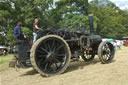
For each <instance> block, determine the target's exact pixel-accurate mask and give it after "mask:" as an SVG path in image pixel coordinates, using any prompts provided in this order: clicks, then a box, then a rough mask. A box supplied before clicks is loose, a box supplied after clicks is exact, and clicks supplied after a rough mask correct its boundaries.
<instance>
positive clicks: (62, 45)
mask: <svg viewBox="0 0 128 85" xmlns="http://www.w3.org/2000/svg"><path fill="white" fill-rule="evenodd" d="M63 46H64V45H60V46H59V47H58V48H57V49H56V51H58V50H59V49H61V48H62V47H63Z"/></svg>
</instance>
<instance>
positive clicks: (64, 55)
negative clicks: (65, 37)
mask: <svg viewBox="0 0 128 85" xmlns="http://www.w3.org/2000/svg"><path fill="white" fill-rule="evenodd" d="M65 55H66V54H56V56H57V57H58V56H65Z"/></svg>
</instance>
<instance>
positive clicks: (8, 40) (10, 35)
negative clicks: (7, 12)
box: [5, 28, 16, 46]
mask: <svg viewBox="0 0 128 85" xmlns="http://www.w3.org/2000/svg"><path fill="white" fill-rule="evenodd" d="M5 38H6V42H5V43H6V44H7V45H9V46H13V45H14V44H15V43H16V38H15V37H14V35H13V29H11V28H10V29H9V31H8V32H7V34H6V36H5Z"/></svg>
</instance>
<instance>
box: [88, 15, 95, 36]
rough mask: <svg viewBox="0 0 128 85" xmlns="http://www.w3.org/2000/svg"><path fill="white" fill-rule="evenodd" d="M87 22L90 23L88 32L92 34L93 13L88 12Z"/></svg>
mask: <svg viewBox="0 0 128 85" xmlns="http://www.w3.org/2000/svg"><path fill="white" fill-rule="evenodd" d="M88 17H89V24H90V34H94V27H93V14H89V15H88Z"/></svg>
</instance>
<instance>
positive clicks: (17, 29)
mask: <svg viewBox="0 0 128 85" xmlns="http://www.w3.org/2000/svg"><path fill="white" fill-rule="evenodd" d="M21 25H22V23H21V22H18V23H17V26H16V27H15V28H14V36H15V37H16V38H17V39H19V40H24V39H26V36H25V35H23V34H22V31H21V29H20V28H21Z"/></svg>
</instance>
